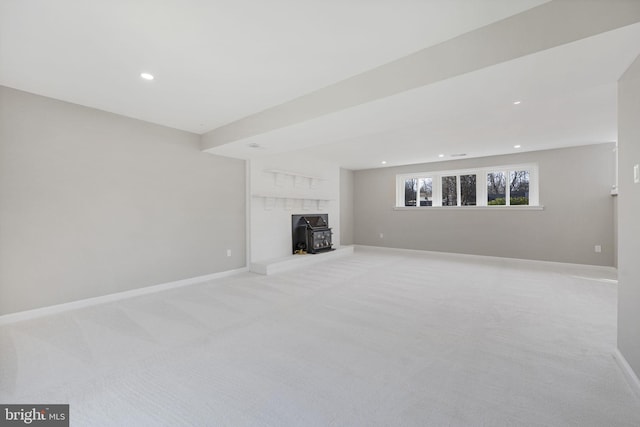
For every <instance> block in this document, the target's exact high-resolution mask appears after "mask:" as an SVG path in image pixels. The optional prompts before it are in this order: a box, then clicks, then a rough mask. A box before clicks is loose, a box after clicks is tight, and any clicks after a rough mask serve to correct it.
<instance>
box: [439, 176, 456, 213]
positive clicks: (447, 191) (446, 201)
mask: <svg viewBox="0 0 640 427" xmlns="http://www.w3.org/2000/svg"><path fill="white" fill-rule="evenodd" d="M457 178H458V177H457V176H443V177H442V206H458V186H457V184H456V181H457Z"/></svg>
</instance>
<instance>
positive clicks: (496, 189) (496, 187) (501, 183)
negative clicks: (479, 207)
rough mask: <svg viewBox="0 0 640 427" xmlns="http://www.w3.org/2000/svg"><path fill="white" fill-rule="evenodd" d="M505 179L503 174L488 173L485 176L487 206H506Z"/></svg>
mask: <svg viewBox="0 0 640 427" xmlns="http://www.w3.org/2000/svg"><path fill="white" fill-rule="evenodd" d="M506 187H507V178H506V177H505V176H504V172H489V173H488V174H487V205H506V204H507V192H506Z"/></svg>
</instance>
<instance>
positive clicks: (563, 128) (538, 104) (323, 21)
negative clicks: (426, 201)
mask: <svg viewBox="0 0 640 427" xmlns="http://www.w3.org/2000/svg"><path fill="white" fill-rule="evenodd" d="M547 3H548V2H547V1H542V0H517V1H516V0H486V1H470V0H432V1H416V0H396V1H393V2H391V1H388V0H387V1H383V0H379V1H376V0H366V1H365V0H352V1H349V2H344V1H335V0H327V1H324V2H317V1H309V0H270V1H269V2H259V1H256V0H209V1H206V0H201V1H198V0H191V1H188V0H183V1H167V0H165V1H161V2H160V1H151V0H147V1H143V0H138V1H135V2H132V1H128V0H112V1H104V2H87V1H86V0H57V1H56V2H51V1H48V0H3V1H2V2H0V85H4V86H8V87H12V88H16V89H20V90H24V91H28V92H32V93H36V94H40V95H44V96H49V97H52V98H57V99H61V100H64V101H68V102H73V103H76V104H80V105H85V106H88V107H92V108H98V109H101V110H105V111H109V112H113V113H117V114H121V115H124V116H128V117H133V118H137V119H141V120H145V121H149V122H152V123H157V124H161V125H164V126H169V127H173V128H177V129H181V130H185V131H189V132H194V133H197V134H205V133H207V132H215V131H216V130H217V129H221V128H224V127H225V125H228V124H230V123H234V122H236V123H240V124H242V120H243V119H244V118H247V117H251V116H252V115H256V114H259V113H261V112H265V111H267V112H268V111H269V110H270V109H273V108H274V107H277V106H279V105H282V104H284V103H287V102H290V101H291V100H295V99H298V98H300V97H303V96H305V95H306V94H309V93H312V92H314V91H318V90H321V89H322V88H327V87H329V86H331V85H334V84H336V83H338V82H341V81H345V79H350V78H355V77H357V76H359V75H361V74H362V73H366V72H368V71H369V70H372V69H376V67H380V66H383V65H384V64H387V63H390V62H391V61H396V60H398V59H400V58H404V57H407V56H408V55H411V54H413V53H414V52H418V51H420V50H423V49H425V48H430V47H437V46H439V45H440V44H442V43H443V42H446V41H448V40H451V39H453V38H456V37H458V36H461V35H464V34H467V33H470V32H473V31H476V30H478V29H481V28H483V27H485V26H490V25H492V24H494V23H497V22H500V21H501V20H503V19H505V18H508V17H511V16H514V15H517V14H519V13H521V12H524V11H527V10H532V8H534V7H537V6H541V5H542V6H544V5H545V4H547ZM542 6H541V7H542ZM637 40H640V26H639V25H638V24H634V25H630V26H629V25H627V26H623V27H622V28H619V29H614V30H613V31H606V32H601V33H599V34H596V35H593V36H591V37H586V38H583V39H582V40H577V41H574V42H571V43H564V44H559V45H557V46H552V48H549V49H544V50H543V49H540V50H539V51H536V52H535V53H532V54H529V55H521V56H519V57H516V58H513V59H510V60H505V61H496V63H495V64H493V65H490V66H485V67H481V68H478V69H477V70H473V71H472V72H468V73H463V74H461V75H455V76H450V77H448V78H443V79H440V80H438V81H434V82H432V83H430V84H427V85H424V86H422V87H416V88H412V89H411V90H406V91H402V92H398V93H395V94H391V95H389V96H384V97H380V98H379V99H373V100H370V101H368V102H363V103H361V104H360V105H357V106H351V107H349V108H342V109H339V110H338V109H336V111H331V112H330V113H328V114H323V115H321V116H318V117H313V118H312V119H309V120H299V121H297V122H295V123H291V124H289V125H287V126H280V127H278V128H274V129H270V130H269V131H264V132H260V133H257V134H254V135H249V136H245V137H242V138H236V139H234V140H230V141H228V142H226V143H224V144H220V145H218V146H216V147H213V148H212V149H209V150H208V151H209V152H212V153H214V154H220V155H226V156H233V157H240V158H252V157H256V156H263V155H270V154H275V153H281V152H288V151H300V150H304V153H308V154H309V155H314V156H319V157H323V158H327V159H332V160H334V161H335V160H336V159H339V160H338V162H339V163H340V164H341V166H343V167H347V168H351V169H362V168H369V167H380V166H381V161H382V160H385V161H387V165H393V164H406V163H417V162H424V161H435V160H441V159H440V158H438V154H440V153H443V154H446V156H449V155H450V154H455V153H466V154H467V155H468V156H470V157H471V156H481V155H491V154H501V153H505V152H512V151H513V150H514V149H513V145H515V144H520V145H521V146H522V148H521V150H533V149H540V148H552V147H560V146H569V145H581V144H589V143H597V142H605V141H613V140H615V139H616V123H615V120H616V116H615V106H616V87H615V82H616V80H617V78H618V77H619V76H620V74H621V73H622V72H623V71H624V69H625V68H626V67H627V66H628V65H629V64H630V63H631V62H632V61H633V59H634V58H635V57H636V56H637V55H638V54H639V53H640V43H638V42H637ZM141 72H149V73H151V74H153V75H154V76H155V79H154V80H153V81H144V80H142V79H140V77H139V75H140V73H141ZM354 76H355V77H354ZM516 99H517V100H521V101H522V103H521V104H520V105H518V106H515V105H513V101H514V100H516ZM256 145H257V146H259V148H257V149H256V148H251V147H250V146H256ZM445 158H447V157H445Z"/></svg>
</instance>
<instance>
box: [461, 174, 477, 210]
mask: <svg viewBox="0 0 640 427" xmlns="http://www.w3.org/2000/svg"><path fill="white" fill-rule="evenodd" d="M460 204H461V205H462V206H475V205H476V175H475V174H473V175H460Z"/></svg>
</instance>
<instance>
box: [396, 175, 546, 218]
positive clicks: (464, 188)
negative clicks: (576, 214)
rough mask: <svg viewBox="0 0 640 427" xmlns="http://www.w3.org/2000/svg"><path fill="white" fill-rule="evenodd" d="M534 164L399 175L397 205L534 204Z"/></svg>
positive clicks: (535, 179)
mask: <svg viewBox="0 0 640 427" xmlns="http://www.w3.org/2000/svg"><path fill="white" fill-rule="evenodd" d="M537 177H538V166H537V165H536V164H525V165H512V166H496V167H488V168H478V169H470V170H455V171H440V172H424V173H412V174H403V175H398V176H397V177H396V179H397V186H398V190H397V201H396V206H399V207H415V208H420V207H430V206H433V207H442V206H446V207H449V206H456V207H463V206H488V207H494V206H495V207H501V206H537V205H538V181H537Z"/></svg>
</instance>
